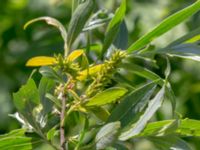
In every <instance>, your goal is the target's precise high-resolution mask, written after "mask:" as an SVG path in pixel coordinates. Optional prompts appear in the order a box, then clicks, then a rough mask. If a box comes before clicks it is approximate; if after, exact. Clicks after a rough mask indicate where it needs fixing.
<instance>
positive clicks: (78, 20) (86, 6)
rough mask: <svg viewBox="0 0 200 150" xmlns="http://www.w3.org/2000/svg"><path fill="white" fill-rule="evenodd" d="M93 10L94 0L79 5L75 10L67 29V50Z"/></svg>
mask: <svg viewBox="0 0 200 150" xmlns="http://www.w3.org/2000/svg"><path fill="white" fill-rule="evenodd" d="M94 8H95V0H86V1H85V2H84V3H81V4H80V5H78V7H77V8H76V10H75V12H74V13H73V15H72V19H71V21H70V23H69V28H68V39H67V43H68V47H69V48H71V46H72V44H73V42H74V41H75V39H76V38H77V36H78V35H79V34H80V33H81V31H82V29H83V28H84V25H85V23H86V22H87V20H88V19H89V17H90V15H91V14H92V11H93V9H94Z"/></svg>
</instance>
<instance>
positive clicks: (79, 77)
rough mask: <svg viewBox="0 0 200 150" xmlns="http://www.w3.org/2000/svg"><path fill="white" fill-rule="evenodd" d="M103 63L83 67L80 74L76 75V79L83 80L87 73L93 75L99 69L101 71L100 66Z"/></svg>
mask: <svg viewBox="0 0 200 150" xmlns="http://www.w3.org/2000/svg"><path fill="white" fill-rule="evenodd" d="M103 65H104V64H99V65H96V66H92V67H90V68H88V69H85V70H83V71H81V72H80V75H79V76H78V77H77V79H78V80H84V79H86V78H87V76H88V75H90V76H95V75H96V74H97V73H98V72H99V71H101V68H102V67H103Z"/></svg>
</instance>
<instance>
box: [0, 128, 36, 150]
mask: <svg viewBox="0 0 200 150" xmlns="http://www.w3.org/2000/svg"><path fill="white" fill-rule="evenodd" d="M24 134H25V130H24V129H17V130H13V131H11V132H9V133H7V134H4V135H0V149H1V150H16V149H20V150H32V143H31V138H30V137H25V136H24Z"/></svg>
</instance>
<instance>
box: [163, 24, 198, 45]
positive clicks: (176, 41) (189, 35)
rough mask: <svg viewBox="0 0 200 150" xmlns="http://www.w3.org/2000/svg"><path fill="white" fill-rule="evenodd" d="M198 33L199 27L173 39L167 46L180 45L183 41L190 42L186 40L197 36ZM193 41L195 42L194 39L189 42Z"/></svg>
mask: <svg viewBox="0 0 200 150" xmlns="http://www.w3.org/2000/svg"><path fill="white" fill-rule="evenodd" d="M199 35H200V27H199V28H197V29H195V30H193V31H191V32H189V33H187V34H186V35H184V36H182V37H180V38H179V39H177V40H175V41H173V42H172V43H170V44H169V45H168V46H167V47H173V46H176V45H180V44H183V43H190V42H188V41H191V39H193V38H194V37H197V36H199ZM194 42H196V41H194V40H193V41H192V42H191V43H194Z"/></svg>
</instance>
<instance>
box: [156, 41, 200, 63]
mask: <svg viewBox="0 0 200 150" xmlns="http://www.w3.org/2000/svg"><path fill="white" fill-rule="evenodd" d="M156 53H160V54H166V55H169V56H171V57H180V58H184V59H190V60H194V61H200V46H199V45H198V43H187V44H180V45H176V46H172V47H166V48H163V49H160V50H157V51H156Z"/></svg>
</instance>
